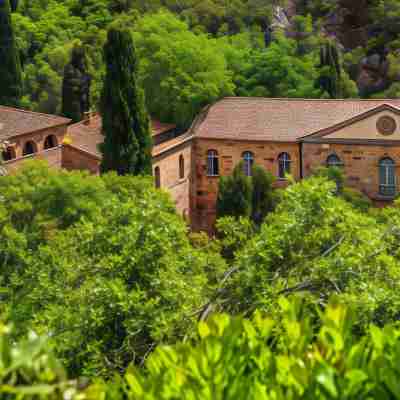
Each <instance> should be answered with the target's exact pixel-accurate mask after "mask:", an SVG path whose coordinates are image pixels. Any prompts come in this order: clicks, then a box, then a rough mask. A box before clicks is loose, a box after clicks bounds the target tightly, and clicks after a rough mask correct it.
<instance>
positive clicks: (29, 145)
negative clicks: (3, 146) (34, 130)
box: [22, 140, 37, 156]
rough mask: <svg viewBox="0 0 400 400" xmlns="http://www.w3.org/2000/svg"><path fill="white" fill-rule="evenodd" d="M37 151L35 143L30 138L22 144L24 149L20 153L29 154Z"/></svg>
mask: <svg viewBox="0 0 400 400" xmlns="http://www.w3.org/2000/svg"><path fill="white" fill-rule="evenodd" d="M34 153H37V146H36V143H35V142H34V141H32V140H28V141H27V142H26V143H25V145H24V150H23V152H22V155H24V156H28V155H29V154H34Z"/></svg>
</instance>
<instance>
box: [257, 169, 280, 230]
mask: <svg viewBox="0 0 400 400" xmlns="http://www.w3.org/2000/svg"><path fill="white" fill-rule="evenodd" d="M274 181H275V179H274V176H273V175H272V174H271V173H270V172H268V171H267V170H266V169H265V168H263V167H261V166H259V165H254V166H253V168H252V182H253V197H252V212H251V219H252V220H253V221H254V223H255V224H256V225H261V224H262V222H263V221H264V218H265V217H266V216H267V214H268V213H270V212H271V211H272V210H273V209H274V195H273V194H274V191H273V183H274Z"/></svg>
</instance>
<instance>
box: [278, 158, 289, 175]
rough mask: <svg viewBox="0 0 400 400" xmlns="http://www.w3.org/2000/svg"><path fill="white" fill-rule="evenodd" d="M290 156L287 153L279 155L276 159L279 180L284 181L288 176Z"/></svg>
mask: <svg viewBox="0 0 400 400" xmlns="http://www.w3.org/2000/svg"><path fill="white" fill-rule="evenodd" d="M290 163H291V160H290V155H289V154H288V153H281V154H279V157H278V164H279V171H278V176H279V179H286V175H287V174H290Z"/></svg>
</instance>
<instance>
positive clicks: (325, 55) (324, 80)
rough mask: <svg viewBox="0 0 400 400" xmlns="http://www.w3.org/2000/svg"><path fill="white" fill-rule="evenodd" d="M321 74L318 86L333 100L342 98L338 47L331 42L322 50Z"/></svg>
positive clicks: (323, 46) (322, 47)
mask: <svg viewBox="0 0 400 400" xmlns="http://www.w3.org/2000/svg"><path fill="white" fill-rule="evenodd" d="M319 68H320V74H319V78H318V86H319V87H321V89H322V90H324V91H325V92H326V93H328V94H329V96H330V97H331V98H332V99H338V98H340V97H342V93H341V90H340V86H341V85H340V80H341V74H342V71H341V66H340V61H339V53H338V50H337V47H336V46H335V45H334V44H333V43H330V42H327V43H324V44H323V45H322V46H321V49H320V65H319Z"/></svg>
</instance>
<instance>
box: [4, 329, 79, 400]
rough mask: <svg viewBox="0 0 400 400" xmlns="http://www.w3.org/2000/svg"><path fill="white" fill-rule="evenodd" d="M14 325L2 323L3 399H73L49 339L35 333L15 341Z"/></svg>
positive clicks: (71, 387)
mask: <svg viewBox="0 0 400 400" xmlns="http://www.w3.org/2000/svg"><path fill="white" fill-rule="evenodd" d="M11 334H12V328H11V326H7V325H4V324H3V323H0V349H1V350H0V397H1V399H2V400H17V399H18V400H41V399H43V400H57V399H62V398H64V399H67V398H69V399H72V396H74V395H76V394H77V392H78V390H77V384H76V382H73V381H69V380H68V379H67V375H66V373H65V370H64V368H63V366H62V365H61V364H60V362H59V361H58V360H57V359H56V358H55V357H54V354H53V352H52V351H51V350H50V346H49V343H48V341H47V340H46V339H45V338H41V337H38V336H36V335H34V334H33V333H31V334H30V335H29V336H28V337H27V338H23V339H21V340H19V341H18V342H16V343H15V342H13V340H12V338H11Z"/></svg>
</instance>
